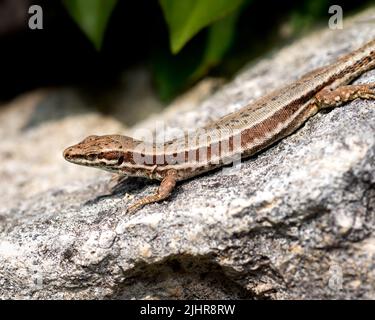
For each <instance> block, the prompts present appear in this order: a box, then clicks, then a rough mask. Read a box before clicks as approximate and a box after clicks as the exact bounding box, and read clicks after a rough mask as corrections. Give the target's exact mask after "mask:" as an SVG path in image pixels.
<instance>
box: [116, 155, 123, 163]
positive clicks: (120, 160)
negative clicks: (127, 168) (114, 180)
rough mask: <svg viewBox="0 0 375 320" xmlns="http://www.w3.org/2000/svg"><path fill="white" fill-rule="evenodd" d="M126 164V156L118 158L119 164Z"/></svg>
mask: <svg viewBox="0 0 375 320" xmlns="http://www.w3.org/2000/svg"><path fill="white" fill-rule="evenodd" d="M123 162H124V156H121V157H120V158H118V160H117V164H118V165H120V164H122V163H123Z"/></svg>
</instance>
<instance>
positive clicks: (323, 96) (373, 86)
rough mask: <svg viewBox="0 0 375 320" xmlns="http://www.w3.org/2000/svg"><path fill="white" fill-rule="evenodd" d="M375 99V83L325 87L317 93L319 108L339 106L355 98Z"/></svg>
mask: <svg viewBox="0 0 375 320" xmlns="http://www.w3.org/2000/svg"><path fill="white" fill-rule="evenodd" d="M358 98H360V99H375V83H369V84H360V85H347V86H342V87H338V88H337V89H334V90H330V89H323V90H321V91H320V92H318V93H317V94H316V95H315V100H316V101H315V103H316V105H317V106H318V108H319V109H324V108H330V107H339V106H341V105H342V104H344V103H345V102H349V101H352V100H355V99H358Z"/></svg>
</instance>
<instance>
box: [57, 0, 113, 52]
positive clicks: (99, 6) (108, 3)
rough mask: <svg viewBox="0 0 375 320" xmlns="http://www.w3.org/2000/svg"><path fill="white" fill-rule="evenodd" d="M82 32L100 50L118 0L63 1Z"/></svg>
mask: <svg viewBox="0 0 375 320" xmlns="http://www.w3.org/2000/svg"><path fill="white" fill-rule="evenodd" d="M63 1H64V5H65V7H66V8H67V10H68V11H69V13H70V14H71V16H72V17H73V19H74V20H75V21H76V22H77V24H78V25H79V27H80V28H81V29H82V31H83V32H84V33H85V34H86V36H87V37H88V38H89V39H90V41H91V42H92V43H93V44H94V46H95V48H96V49H98V50H99V49H100V47H101V46H102V42H103V36H104V32H105V29H106V27H107V23H108V19H109V17H110V15H111V13H112V10H113V9H114V7H115V5H116V2H117V0H63Z"/></svg>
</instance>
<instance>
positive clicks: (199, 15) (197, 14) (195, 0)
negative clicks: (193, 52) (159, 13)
mask: <svg viewBox="0 0 375 320" xmlns="http://www.w3.org/2000/svg"><path fill="white" fill-rule="evenodd" d="M159 2H160V5H161V7H162V9H163V13H164V17H165V20H166V21H167V24H168V27H169V34H170V46H171V50H172V52H173V53H174V54H176V53H178V52H179V51H180V50H181V49H182V47H183V46H184V45H185V44H186V42H188V41H189V40H190V39H191V38H192V37H193V36H194V35H195V34H196V33H197V32H198V31H200V30H201V29H203V28H204V27H206V26H208V25H210V24H212V23H213V22H215V21H217V20H218V19H220V18H223V17H225V16H227V15H228V14H230V13H232V12H233V11H234V10H235V9H236V8H238V7H239V6H240V5H241V3H242V2H243V0H231V1H228V0H178V1H176V0H159Z"/></svg>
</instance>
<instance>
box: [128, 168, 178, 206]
mask: <svg viewBox="0 0 375 320" xmlns="http://www.w3.org/2000/svg"><path fill="white" fill-rule="evenodd" d="M176 182H177V171H176V170H174V169H170V170H168V171H167V173H166V176H165V177H164V179H163V180H162V181H161V183H160V186H159V188H158V191H157V192H156V193H155V194H153V195H151V196H148V197H144V198H142V199H140V200H138V201H136V202H135V203H133V204H132V205H131V206H129V208H128V209H127V212H128V213H131V212H134V211H136V210H138V209H139V208H141V207H143V206H144V205H146V204H149V203H153V202H158V201H161V200H164V199H165V198H167V197H168V196H169V195H170V194H171V193H172V191H173V188H174V187H175V185H176Z"/></svg>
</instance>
